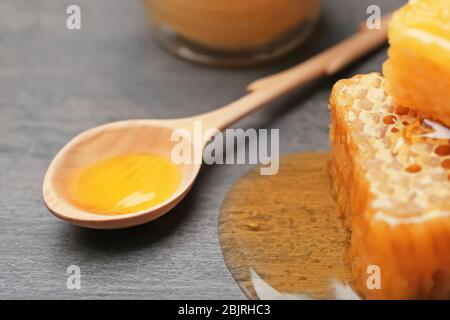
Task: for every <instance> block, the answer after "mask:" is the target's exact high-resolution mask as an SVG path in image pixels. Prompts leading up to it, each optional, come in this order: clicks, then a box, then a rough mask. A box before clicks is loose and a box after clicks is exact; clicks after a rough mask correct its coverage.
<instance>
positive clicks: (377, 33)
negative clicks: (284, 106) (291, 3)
mask: <svg viewBox="0 0 450 320" xmlns="http://www.w3.org/2000/svg"><path fill="white" fill-rule="evenodd" d="M389 18H390V15H387V16H385V17H383V19H382V23H381V28H380V29H374V30H369V29H368V28H367V27H360V29H359V31H358V32H357V33H356V34H354V35H352V36H350V37H349V38H347V39H345V40H344V41H342V42H340V43H338V44H337V45H335V46H333V47H331V48H329V49H327V50H326V51H324V52H322V53H320V54H318V55H316V56H314V57H312V58H310V59H308V60H307V61H305V62H303V63H301V64H299V65H298V66H295V67H293V68H291V69H288V70H286V71H283V72H280V73H278V74H275V75H271V76H267V77H264V78H261V79H259V80H256V81H255V82H253V83H251V84H250V85H249V86H248V91H249V94H247V95H246V96H243V97H242V98H240V99H238V100H236V101H234V102H232V103H230V104H228V105H227V106H224V107H222V108H219V109H216V110H214V111H211V112H208V113H205V114H202V115H199V116H197V117H195V118H196V120H201V121H204V123H205V126H206V127H209V128H213V129H218V130H222V129H224V128H226V127H228V126H229V125H231V124H233V123H234V122H236V121H238V120H240V119H241V118H243V117H245V116H246V115H248V114H250V113H252V112H253V111H255V110H257V109H259V108H261V107H263V106H265V105H267V104H268V103H269V102H271V101H273V100H275V99H277V98H279V97H281V96H283V95H285V94H287V93H289V92H291V91H293V90H294V89H296V88H297V87H298V86H300V85H302V84H304V83H306V82H308V81H311V80H313V79H315V78H318V77H320V76H324V75H332V74H334V73H336V72H338V71H340V70H342V69H343V68H344V67H346V66H348V65H349V64H350V63H352V62H354V61H355V60H356V59H358V58H360V57H362V56H363V55H365V54H367V53H369V52H370V51H372V50H374V49H375V48H377V47H379V46H380V45H382V44H383V43H385V41H386V37H387V24H388V21H389Z"/></svg>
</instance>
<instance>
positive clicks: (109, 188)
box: [68, 154, 180, 215]
mask: <svg viewBox="0 0 450 320" xmlns="http://www.w3.org/2000/svg"><path fill="white" fill-rule="evenodd" d="M179 184H180V172H179V170H178V168H177V167H176V166H175V165H174V164H173V163H172V162H171V161H170V160H169V159H166V158H164V157H161V156H158V155H153V154H127V155H120V156H115V157H111V158H106V159H103V160H100V161H97V162H95V163H93V164H91V165H88V166H86V167H82V168H80V169H78V170H77V171H76V172H74V173H73V174H72V175H71V176H70V178H69V180H68V195H69V199H70V201H71V202H72V204H74V205H75V206H77V207H78V208H81V209H83V210H86V211H89V212H92V213H97V214H104V215H117V214H127V213H133V212H138V211H141V210H145V209H149V208H151V207H154V206H156V205H158V204H160V203H163V202H164V201H165V200H167V199H168V198H170V197H171V196H172V195H173V194H174V193H175V191H176V190H177V188H178V186H179Z"/></svg>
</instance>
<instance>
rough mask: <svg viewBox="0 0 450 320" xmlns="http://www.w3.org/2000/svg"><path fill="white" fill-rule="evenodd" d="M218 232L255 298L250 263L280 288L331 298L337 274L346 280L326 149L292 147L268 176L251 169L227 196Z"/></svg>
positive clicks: (344, 237) (344, 235) (343, 233)
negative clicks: (296, 149)
mask: <svg viewBox="0 0 450 320" xmlns="http://www.w3.org/2000/svg"><path fill="white" fill-rule="evenodd" d="M219 237H220V243H221V247H222V251H223V255H224V258H225V262H226V264H227V266H228V268H229V269H230V271H231V273H232V274H233V277H234V278H235V280H236V281H237V283H238V284H239V286H240V287H241V288H242V290H243V291H244V292H245V294H246V295H247V296H248V297H249V298H252V299H258V296H257V294H256V292H255V289H254V287H253V284H252V282H251V280H250V270H251V269H253V270H254V271H255V272H256V273H257V274H258V275H259V276H260V277H261V278H262V279H263V280H264V281H265V282H266V283H267V284H268V285H270V286H271V287H272V288H274V289H276V290H277V291H279V292H283V293H292V294H304V295H307V296H308V297H310V298H312V299H333V298H335V296H334V290H335V288H333V286H332V283H333V281H334V280H337V281H339V282H343V283H351V279H352V277H351V272H350V268H349V264H348V260H347V248H348V241H349V234H348V231H347V230H346V229H345V228H344V226H343V223H342V219H341V218H340V217H339V215H338V214H337V213H336V208H335V204H334V200H333V198H332V196H331V192H330V177H329V174H328V154H327V153H296V154H290V155H287V156H284V157H282V158H281V160H280V170H279V172H278V174H276V175H273V176H262V175H260V172H259V168H255V169H253V170H250V171H249V172H248V173H247V174H245V175H244V176H243V177H242V178H241V179H240V180H239V181H238V182H237V183H236V184H235V185H234V186H233V187H232V189H231V191H230V192H229V193H228V195H227V196H226V198H225V200H224V203H223V205H222V208H221V212H220V221H219Z"/></svg>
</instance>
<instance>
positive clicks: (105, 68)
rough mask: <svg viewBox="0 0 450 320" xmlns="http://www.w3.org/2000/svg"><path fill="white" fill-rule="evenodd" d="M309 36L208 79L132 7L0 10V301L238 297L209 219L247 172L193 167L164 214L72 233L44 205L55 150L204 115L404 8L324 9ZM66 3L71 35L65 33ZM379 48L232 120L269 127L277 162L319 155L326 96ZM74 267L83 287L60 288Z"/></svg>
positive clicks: (371, 66)
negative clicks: (260, 63)
mask: <svg viewBox="0 0 450 320" xmlns="http://www.w3.org/2000/svg"><path fill="white" fill-rule="evenodd" d="M323 2H324V14H323V16H322V20H321V22H320V24H319V27H318V29H317V31H316V33H315V34H314V37H313V38H312V39H311V40H310V41H309V42H308V44H307V45H305V46H303V47H302V48H301V49H299V50H298V51H297V52H296V53H295V54H293V55H291V56H290V57H289V58H287V59H285V60H283V61H282V62H279V63H275V64H272V65H271V66H266V67H260V68H256V69H248V70H223V69H222V70H215V69H208V68H205V67H201V66H197V65H192V64H189V63H186V62H184V61H181V60H178V59H177V58H174V57H173V56H171V55H169V54H167V53H166V52H164V51H163V50H161V49H160V48H159V47H158V46H157V45H156V44H155V43H154V42H153V41H152V39H151V36H150V33H149V29H148V24H147V21H146V16H145V14H144V12H143V10H142V4H141V3H140V1H122V0H114V1H113V0H96V1H88V0H75V1H60V0H35V1H29V0H2V1H1V2H0V298H1V299H6V298H13V299H17V298H32V299H36V298H50V299H57V298H64V299H70V298H100V299H106V298H115V299H129V298H141V299H152V298H153V299H154V298H162V299H174V298H187V299H197V298H206V299H209V298H213V299H241V298H245V297H244V295H243V294H242V292H241V291H240V289H239V288H238V286H237V285H236V284H235V282H234V280H233V278H232V276H231V275H230V273H229V272H228V270H227V269H226V267H225V264H224V262H223V258H222V254H221V250H220V246H219V242H218V234H217V220H218V212H219V208H220V205H221V202H222V200H223V198H224V196H225V194H226V192H227V190H228V189H229V188H230V186H231V184H232V183H233V182H234V181H236V180H237V179H238V178H239V177H240V176H241V175H242V174H243V173H244V172H245V171H246V170H247V169H248V167H245V166H214V167H204V168H203V169H202V171H201V174H200V176H199V179H198V181H197V183H196V185H195V187H194V188H193V189H192V191H191V193H190V194H189V196H188V197H187V198H186V199H185V200H184V201H183V202H182V204H181V205H180V206H178V207H177V208H176V209H175V210H173V211H172V212H171V213H170V214H168V215H166V216H164V217H162V218H161V219H159V220H157V221H155V222H152V223H149V224H147V225H144V226H141V227H137V228H133V229H129V230H122V231H102V232H99V231H93V230H85V229H81V228H78V227H73V226H71V225H69V224H66V223H64V222H62V221H60V220H58V219H56V218H54V217H53V216H51V215H50V214H49V213H48V212H47V210H46V209H45V208H44V206H43V204H42V199H41V186H42V179H43V175H44V173H45V170H46V168H47V166H48V164H49V162H50V160H51V159H52V157H53V156H54V155H55V153H56V152H57V151H58V150H59V149H60V148H61V147H62V146H63V145H64V144H65V143H66V142H67V141H68V140H69V139H70V138H71V137H73V136H74V135H76V134H77V133H79V132H81V131H83V130H85V129H88V128H90V127H93V126H96V125H99V124H102V123H105V122H109V121H115V120H121V119H130V118H174V117H181V116H187V115H193V114H196V113H201V112H205V111H208V110H211V109H213V108H215V107H217V106H220V105H223V104H226V103H227V102H230V101H232V100H233V99H235V98H237V97H239V96H240V95H242V94H243V93H244V88H245V85H246V84H247V83H249V82H250V81H251V80H253V79H256V78H258V77H260V76H262V75H266V74H270V73H272V72H274V71H277V70H281V69H283V68H285V67H287V66H290V65H293V64H296V63H298V62H300V61H302V60H303V59H304V58H305V57H308V56H310V55H311V54H313V53H315V52H318V51H320V50H322V49H324V48H326V47H328V46H330V45H331V44H333V43H335V42H337V41H338V40H340V39H342V38H344V37H345V36H346V35H349V34H350V33H352V32H353V30H354V28H355V25H356V24H357V22H359V21H361V20H363V19H364V18H365V16H366V13H365V11H366V8H367V6H368V5H369V4H379V5H380V7H381V9H382V11H383V12H387V11H389V10H391V9H392V8H395V7H397V6H399V5H400V4H401V3H403V2H404V1H400V0H398V1H392V0H383V1H381V0H372V1H369V0H364V1H354V0H328V1H323ZM69 4H78V5H80V6H81V8H82V23H83V29H82V30H81V31H69V30H67V29H66V28H65V19H66V14H65V10H66V7H67V6H68V5H69ZM385 56H386V54H385V49H382V50H380V51H379V52H377V53H375V54H374V55H372V56H370V57H368V58H366V59H364V60H363V61H361V62H359V63H357V64H355V65H354V66H352V67H351V68H349V69H347V70H346V71H345V72H343V73H342V74H340V75H338V76H336V77H335V78H333V79H326V80H322V81H318V82H316V83H313V84H311V85H310V86H308V87H306V88H304V89H302V90H299V92H297V93H295V94H294V95H292V96H291V97H289V98H286V99H284V100H283V101H280V102H278V103H276V104H274V105H273V106H270V107H269V108H267V109H265V110H263V111H261V112H259V113H258V114H255V115H253V116H251V117H249V118H248V119H246V120H244V121H242V122H240V123H239V124H237V126H238V127H242V128H247V127H256V128H280V129H281V131H280V137H281V146H280V148H281V152H282V153H289V152H295V151H302V150H325V149H327V147H328V141H327V139H328V112H327V99H328V95H329V92H330V87H331V85H332V83H333V82H334V81H335V80H336V79H338V78H339V77H348V76H351V75H353V74H355V73H360V72H368V71H379V70H380V65H381V62H382V61H383V60H384V59H385ZM71 264H76V265H79V266H80V267H81V272H82V289H81V290H68V289H66V278H67V275H66V273H65V272H66V268H67V267H68V266H69V265H71Z"/></svg>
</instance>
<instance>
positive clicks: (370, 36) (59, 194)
mask: <svg viewBox="0 0 450 320" xmlns="http://www.w3.org/2000/svg"><path fill="white" fill-rule="evenodd" d="M386 30H387V28H386V23H385V24H383V26H382V28H381V29H376V30H367V29H360V31H359V32H358V33H357V34H355V35H353V36H352V37H350V38H348V39H347V40H344V41H343V42H341V43H340V44H338V45H336V46H334V47H332V48H331V49H328V50H327V51H325V52H324V53H321V54H319V55H317V56H315V57H313V58H311V59H309V60H307V61H306V62H304V63H302V64H300V65H299V66H297V67H294V68H292V69H289V70H287V71H284V72H281V73H279V74H277V75H273V76H270V77H266V78H263V79H260V80H258V81H256V82H254V83H253V84H251V85H250V86H249V91H251V92H250V93H249V94H247V95H246V96H244V97H242V98H240V99H239V100H237V101H235V102H233V103H231V104H229V105H227V106H225V107H222V108H220V109H217V110H214V111H211V112H208V113H205V114H201V115H197V116H193V117H188V118H182V119H173V120H128V121H121V122H114V123H109V124H105V125H102V126H99V127H96V128H93V129H90V130H88V131H85V132H83V133H81V134H80V135H78V136H77V137H75V138H74V139H73V140H71V141H70V142H69V143H68V144H67V145H65V146H64V147H63V148H62V149H61V151H60V152H59V153H58V154H57V155H56V157H55V158H54V159H53V161H52V162H51V164H50V166H49V168H48V170H47V173H46V175H45V178H44V184H43V196H44V202H45V204H46V206H47V208H48V209H49V211H50V212H52V213H53V214H54V215H56V216H57V217H59V218H61V219H64V220H66V221H68V222H70V223H72V224H75V225H79V226H83V227H88V228H95V229H119V228H126V227H131V226H135V225H139V224H143V223H145V222H148V221H151V220H154V219H156V218H158V217H160V216H161V215H163V214H165V213H166V212H168V211H169V210H170V209H172V208H173V207H174V206H175V205H176V204H178V202H180V201H181V199H183V198H184V196H185V195H186V194H187V193H188V191H189V190H190V188H191V187H192V185H193V183H194V181H195V178H196V177H197V174H198V172H199V170H200V167H201V162H198V163H195V162H194V163H186V164H180V165H178V167H179V169H180V172H181V175H182V178H181V183H180V185H179V187H178V189H177V191H176V192H175V193H174V194H173V195H172V197H170V198H169V199H167V200H166V201H165V202H163V203H161V204H160V205H157V206H155V207H152V208H149V209H147V210H143V211H139V212H135V213H130V214H121V215H101V214H96V213H92V212H87V211H84V210H82V209H80V208H77V207H76V206H74V205H73V204H72V203H71V201H70V197H69V195H68V191H67V181H68V177H69V176H70V175H71V174H73V173H74V172H75V171H77V170H78V169H80V168H82V167H85V166H86V165H89V164H92V163H93V162H96V161H98V160H101V159H104V158H109V157H112V156H117V155H124V154H130V153H153V154H158V155H161V156H165V157H167V158H169V159H170V154H171V150H172V148H173V147H174V146H175V145H176V144H177V143H178V142H176V141H172V139H171V135H172V133H173V132H174V130H176V129H186V130H187V131H185V132H189V135H188V136H190V137H193V136H194V123H195V121H201V123H202V125H203V131H205V130H207V129H217V130H222V129H224V128H226V127H228V126H229V125H231V124H232V123H234V122H236V121H238V120H240V119H241V118H243V117H245V116H246V115H248V114H250V113H252V112H253V111H255V110H257V109H259V108H261V107H262V106H265V105H267V104H268V103H269V102H271V101H273V100H275V99H277V98H279V97H281V96H283V95H285V94H286V93H288V92H290V91H292V90H293V89H295V88H296V87H298V86H299V85H301V84H303V83H305V82H307V81H309V80H312V79H314V78H317V77H319V76H321V75H329V74H333V73H335V72H337V71H338V70H341V69H342V68H343V67H344V66H346V65H348V64H349V63H351V62H353V61H354V60H356V59H357V58H359V57H361V56H363V55H364V54H367V53H368V52H370V51H371V50H373V49H375V48H376V47H378V46H379V45H381V44H383V43H384V42H385V40H386V33H387V32H386ZM212 135H213V134H211V135H210V136H208V137H206V140H205V141H203V142H202V143H200V144H199V143H195V142H194V141H193V140H187V141H188V142H189V143H190V147H191V150H192V152H193V154H195V153H198V154H202V153H203V148H204V147H205V145H206V143H207V142H208V140H209V139H210V138H211V137H212ZM186 139H189V137H186Z"/></svg>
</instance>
